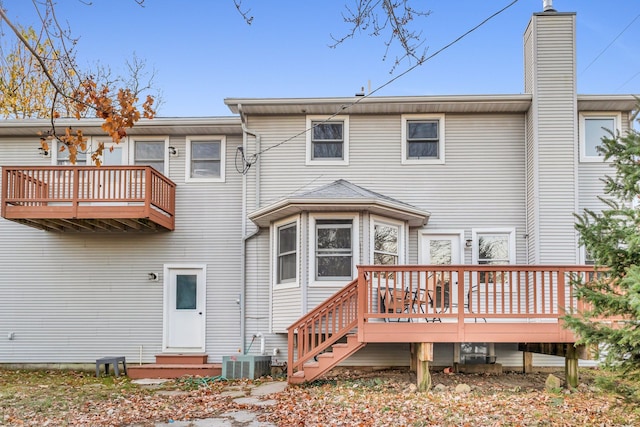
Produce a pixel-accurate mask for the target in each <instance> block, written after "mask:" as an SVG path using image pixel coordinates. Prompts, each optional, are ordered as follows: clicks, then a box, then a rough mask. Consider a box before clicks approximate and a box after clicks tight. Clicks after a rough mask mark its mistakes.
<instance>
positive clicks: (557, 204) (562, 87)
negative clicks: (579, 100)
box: [527, 14, 577, 264]
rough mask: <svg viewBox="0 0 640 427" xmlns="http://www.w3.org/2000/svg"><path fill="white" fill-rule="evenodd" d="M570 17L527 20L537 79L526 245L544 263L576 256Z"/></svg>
mask: <svg viewBox="0 0 640 427" xmlns="http://www.w3.org/2000/svg"><path fill="white" fill-rule="evenodd" d="M574 20H575V15H574V14H556V15H544V14H538V15H534V17H533V19H532V22H531V26H532V28H531V31H532V36H531V37H533V40H532V43H533V46H532V48H533V50H534V52H536V53H535V56H534V58H532V61H531V63H530V64H529V66H530V67H531V68H532V70H531V72H532V73H533V81H534V82H535V84H534V87H533V88H532V90H533V104H532V109H531V111H532V112H531V114H532V115H533V116H532V118H531V120H530V126H532V127H533V128H535V131H534V132H533V134H532V137H533V140H532V141H530V142H529V143H530V144H533V146H532V149H533V150H534V152H533V153H532V157H533V158H532V160H533V161H535V163H534V164H533V165H532V167H533V170H534V180H535V182H533V183H532V185H530V186H529V188H530V191H531V190H532V189H535V188H537V189H538V193H537V200H538V204H537V218H536V219H535V220H533V221H532V220H530V221H529V223H530V224H532V225H533V224H535V223H537V227H536V228H535V229H533V230H530V231H533V232H534V233H535V234H536V235H537V239H538V247H536V248H530V249H533V250H534V251H535V253H534V254H531V256H530V259H532V260H534V261H535V262H537V263H542V264H549V263H569V264H572V263H575V262H576V261H577V260H576V250H575V247H576V236H575V232H574V229H573V223H574V218H573V212H575V210H576V207H577V199H576V191H577V187H576V179H575V177H576V158H577V157H576V156H577V151H576V150H577V123H576V120H577V111H576V107H575V106H576V92H575V54H574V45H575V31H574ZM527 72H528V71H527ZM536 170H537V172H536ZM530 195H531V194H530ZM533 196H534V197H535V194H534V195H533ZM533 208H534V209H535V208H536V207H535V206H533Z"/></svg>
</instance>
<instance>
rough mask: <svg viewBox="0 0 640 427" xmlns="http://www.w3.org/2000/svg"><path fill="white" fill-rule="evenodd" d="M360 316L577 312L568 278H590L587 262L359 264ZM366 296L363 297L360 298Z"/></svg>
mask: <svg viewBox="0 0 640 427" xmlns="http://www.w3.org/2000/svg"><path fill="white" fill-rule="evenodd" d="M359 269H360V277H361V278H362V280H361V281H360V283H359V292H360V294H361V295H360V296H361V301H362V302H364V303H365V304H364V306H363V307H362V308H363V311H362V313H361V316H359V317H360V318H361V319H363V320H364V319H367V320H368V321H375V320H382V321H388V320H391V319H393V320H400V321H402V320H404V321H418V320H423V321H427V320H428V321H433V320H436V321H442V320H443V319H447V318H448V319H457V320H458V321H462V322H463V321H465V320H468V319H471V320H473V321H474V322H475V321H477V320H478V319H482V320H483V321H484V320H486V319H558V318H560V317H562V316H564V314H565V311H566V310H567V309H571V310H581V309H582V308H583V307H582V306H581V304H582V303H581V302H580V301H578V299H577V298H576V296H575V293H574V290H573V287H572V286H571V283H572V279H573V278H577V277H580V276H582V277H583V278H586V279H587V280H590V278H591V277H593V275H594V274H597V273H595V272H594V269H593V267H591V266H552V265H545V266H536V265H428V266H426V265H425V266H419V265H397V266H362V267H359ZM365 296H366V297H365Z"/></svg>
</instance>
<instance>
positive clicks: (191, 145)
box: [186, 136, 226, 182]
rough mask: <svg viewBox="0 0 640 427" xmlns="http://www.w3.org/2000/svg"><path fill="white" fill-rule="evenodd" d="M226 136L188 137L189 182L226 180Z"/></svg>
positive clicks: (187, 177)
mask: <svg viewBox="0 0 640 427" xmlns="http://www.w3.org/2000/svg"><path fill="white" fill-rule="evenodd" d="M225 147H226V138H225V137H224V136H210V137H187V165H186V181H187V182H224V180H225V170H224V153H225Z"/></svg>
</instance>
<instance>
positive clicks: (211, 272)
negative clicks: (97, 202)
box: [0, 136, 242, 363]
mask: <svg viewBox="0 0 640 427" xmlns="http://www.w3.org/2000/svg"><path fill="white" fill-rule="evenodd" d="M170 141H171V144H172V145H174V146H176V148H177V149H178V152H179V153H180V155H179V156H178V157H170V158H169V161H170V178H171V179H172V180H174V181H175V182H176V184H177V197H176V204H177V206H176V230H175V231H173V232H167V233H162V232H160V233H155V234H135V233H134V234H126V233H115V234H102V233H95V234H74V233H50V232H44V231H39V230H36V229H32V228H30V227H27V226H24V225H19V224H17V223H13V222H11V221H7V220H4V219H0V236H1V241H2V242H3V244H2V245H0V257H1V258H2V259H3V263H4V265H5V266H11V268H4V269H3V271H2V272H1V273H0V295H2V298H1V299H0V325H1V329H2V333H3V334H4V336H5V337H6V334H7V333H8V332H14V333H15V339H14V340H7V339H5V340H0V360H2V362H3V363H78V362H84V363H90V362H93V361H95V359H96V358H98V357H101V356H105V355H115V354H117V355H124V356H126V357H127V360H128V361H130V363H134V362H137V361H139V360H140V356H139V354H140V351H142V361H143V362H151V361H154V356H155V354H158V353H160V352H161V350H162V348H161V347H162V334H163V329H162V328H163V280H164V277H163V276H164V275H163V266H164V265H165V264H206V266H207V273H208V274H207V278H206V281H207V302H208V307H207V312H206V315H207V335H206V351H207V353H208V354H209V356H210V357H209V360H210V361H220V360H221V357H222V356H223V355H226V354H234V353H236V352H237V349H238V347H239V346H240V340H239V337H240V326H239V325H240V312H239V310H238V306H237V304H236V303H235V300H236V299H237V297H238V294H239V293H240V292H241V285H240V280H239V277H240V271H241V265H240V242H241V238H240V237H241V236H240V227H241V218H240V216H239V215H238V214H237V213H238V212H240V210H241V201H242V199H241V196H240V194H241V176H240V175H239V174H231V173H228V175H227V181H226V183H190V184H185V183H184V164H185V157H184V153H185V137H184V136H172V137H171V139H170ZM240 142H241V139H240V137H239V136H230V137H228V139H227V158H226V161H227V165H228V166H227V170H228V171H229V170H232V169H233V167H232V166H230V164H229V162H230V160H232V159H233V154H234V153H235V147H236V146H237V145H238V144H239V143H240ZM37 146H38V142H37V140H36V141H35V142H34V143H32V142H31V141H30V140H29V141H16V140H12V139H10V138H2V139H0V162H1V164H2V165H34V164H39V165H50V164H51V163H50V162H51V160H50V159H45V160H40V159H39V158H38V157H36V158H33V156H32V154H31V153H32V151H33V152H34V153H36V152H37ZM150 272H155V273H158V274H159V276H160V277H159V281H157V282H152V281H149V280H148V278H147V274H148V273H150Z"/></svg>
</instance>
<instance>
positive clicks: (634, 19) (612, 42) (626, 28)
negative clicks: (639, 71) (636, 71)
mask: <svg viewBox="0 0 640 427" xmlns="http://www.w3.org/2000/svg"><path fill="white" fill-rule="evenodd" d="M638 18H640V13H639V14H638V15H636V17H635V18H633V21H631V22H630V23H629V25H627V26H626V27H624V29H623V30H622V31H620V34H618V35H617V36H616V37H615V38H614V39H613V40H611V43H609V44H608V45H607V47H605V48H604V49H602V52H600V53H599V54H598V55H597V56H596V57H595V58H594V59H593V61H591V62H590V63H589V65H587V66H586V67H585V68H584V70H582V72H581V73H584V72H585V71H587V70H588V69H589V67H591V66H592V65H593V63H594V62H596V61H597V60H598V58H600V57H601V56H602V54H603V53H605V52H606V51H607V49H609V48H610V47H611V45H613V44H614V43H615V42H616V40H618V38H620V36H621V35H622V34H624V32H625V31H627V30H628V29H629V27H630V26H631V25H633V23H634V22H636V21H637V20H638ZM634 77H635V76H634ZM625 84H626V83H625ZM623 86H624V85H623Z"/></svg>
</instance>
